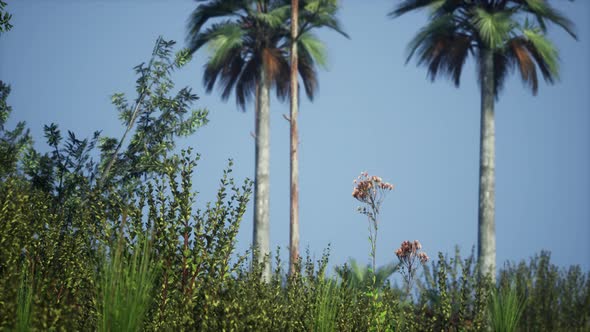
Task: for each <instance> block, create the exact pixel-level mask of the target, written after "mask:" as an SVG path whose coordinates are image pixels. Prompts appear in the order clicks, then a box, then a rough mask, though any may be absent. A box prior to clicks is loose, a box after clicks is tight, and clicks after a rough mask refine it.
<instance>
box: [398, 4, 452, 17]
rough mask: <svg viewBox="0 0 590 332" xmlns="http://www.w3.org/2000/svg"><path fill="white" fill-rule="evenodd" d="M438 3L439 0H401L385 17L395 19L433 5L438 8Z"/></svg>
mask: <svg viewBox="0 0 590 332" xmlns="http://www.w3.org/2000/svg"><path fill="white" fill-rule="evenodd" d="M440 2H441V1H440V0H403V1H402V2H401V3H400V4H399V5H397V6H396V7H395V9H394V10H392V11H391V12H389V13H388V14H387V15H388V16H389V17H391V18H395V17H399V16H401V15H403V14H406V13H408V12H411V11H413V10H417V9H423V8H426V7H429V6H433V5H434V6H438V5H440Z"/></svg>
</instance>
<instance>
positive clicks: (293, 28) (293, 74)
mask: <svg viewBox="0 0 590 332" xmlns="http://www.w3.org/2000/svg"><path fill="white" fill-rule="evenodd" d="M300 7H301V16H302V23H303V24H302V25H301V26H300V25H299V13H300ZM291 8H292V10H291V24H290V46H291V49H290V56H291V71H290V84H289V86H290V88H291V89H290V98H289V101H290V116H289V124H290V129H291V130H290V133H289V138H290V154H289V156H290V197H289V203H290V204H289V206H290V213H289V217H290V218H289V273H294V272H295V263H296V262H297V260H298V259H299V158H298V145H299V133H298V127H297V114H298V112H299V86H298V85H299V83H298V75H297V68H298V67H299V65H298V62H299V60H298V59H299V54H300V53H301V57H304V59H305V60H304V64H308V63H310V64H313V61H312V60H313V59H311V58H312V55H313V57H314V58H315V59H319V60H321V61H320V62H319V65H325V61H324V60H323V59H324V56H323V54H324V51H323V49H322V45H321V44H317V45H314V44H313V38H314V37H313V35H310V30H311V29H313V28H316V27H328V28H330V29H332V30H334V31H336V32H339V33H340V34H342V35H343V36H345V37H347V38H348V35H347V34H346V33H345V32H344V31H343V30H342V28H341V27H340V23H339V22H338V19H337V18H336V13H337V11H338V0H310V1H305V0H303V1H299V0H291ZM310 37H311V38H310ZM298 44H301V48H299V47H298ZM300 70H301V69H300ZM306 70H313V67H311V68H307V69H306ZM313 83H314V86H313V87H310V88H312V89H313V90H312V91H315V88H316V87H317V82H313ZM306 89H307V87H306ZM308 96H310V97H311V98H312V97H313V94H310V93H309V92H308Z"/></svg>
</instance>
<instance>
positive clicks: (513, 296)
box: [489, 286, 526, 332]
mask: <svg viewBox="0 0 590 332" xmlns="http://www.w3.org/2000/svg"><path fill="white" fill-rule="evenodd" d="M525 308H526V299H525V298H524V297H523V296H521V295H520V294H519V293H518V291H517V290H516V287H514V286H504V287H500V289H495V290H494V291H493V292H492V296H491V298H490V308H489V317H490V326H491V327H492V330H493V331H502V332H512V331H516V327H517V326H518V322H519V320H520V318H521V317H522V314H523V312H524V309H525Z"/></svg>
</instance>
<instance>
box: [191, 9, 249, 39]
mask: <svg viewBox="0 0 590 332" xmlns="http://www.w3.org/2000/svg"><path fill="white" fill-rule="evenodd" d="M247 7H248V1H247V0H215V1H210V2H208V3H205V4H200V5H199V6H197V8H196V9H195V10H194V11H193V12H192V14H191V16H190V17H189V20H188V23H187V28H188V31H189V33H188V35H187V41H188V42H189V43H190V41H191V39H192V38H193V37H194V36H197V35H198V34H199V33H200V32H201V29H202V28H203V26H204V25H205V24H206V23H207V22H208V21H209V20H212V19H216V18H221V17H230V16H236V15H238V13H239V12H240V11H241V10H243V9H245V8H247Z"/></svg>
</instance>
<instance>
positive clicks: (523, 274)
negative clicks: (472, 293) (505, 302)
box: [498, 251, 590, 331]
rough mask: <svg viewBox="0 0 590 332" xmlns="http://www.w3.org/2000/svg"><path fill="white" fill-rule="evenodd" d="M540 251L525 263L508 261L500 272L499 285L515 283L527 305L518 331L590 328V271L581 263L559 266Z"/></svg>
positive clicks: (579, 329)
mask: <svg viewBox="0 0 590 332" xmlns="http://www.w3.org/2000/svg"><path fill="white" fill-rule="evenodd" d="M550 259H551V255H550V253H549V252H547V251H542V252H541V253H540V254H539V255H535V256H534V257H533V258H531V259H530V260H529V262H528V264H527V262H524V261H523V262H520V263H518V264H516V263H507V264H506V265H505V267H504V269H503V270H502V271H501V272H500V278H499V280H498V282H499V284H500V285H511V282H514V285H515V289H516V293H517V294H523V296H524V298H525V300H526V306H525V309H524V311H523V313H522V318H521V319H520V322H519V326H518V329H519V330H521V331H587V330H588V329H589V328H590V273H589V272H586V273H583V272H582V269H581V268H580V266H577V265H575V266H571V267H569V268H568V269H560V268H558V267H557V266H555V265H553V264H552V263H551V261H550Z"/></svg>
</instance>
